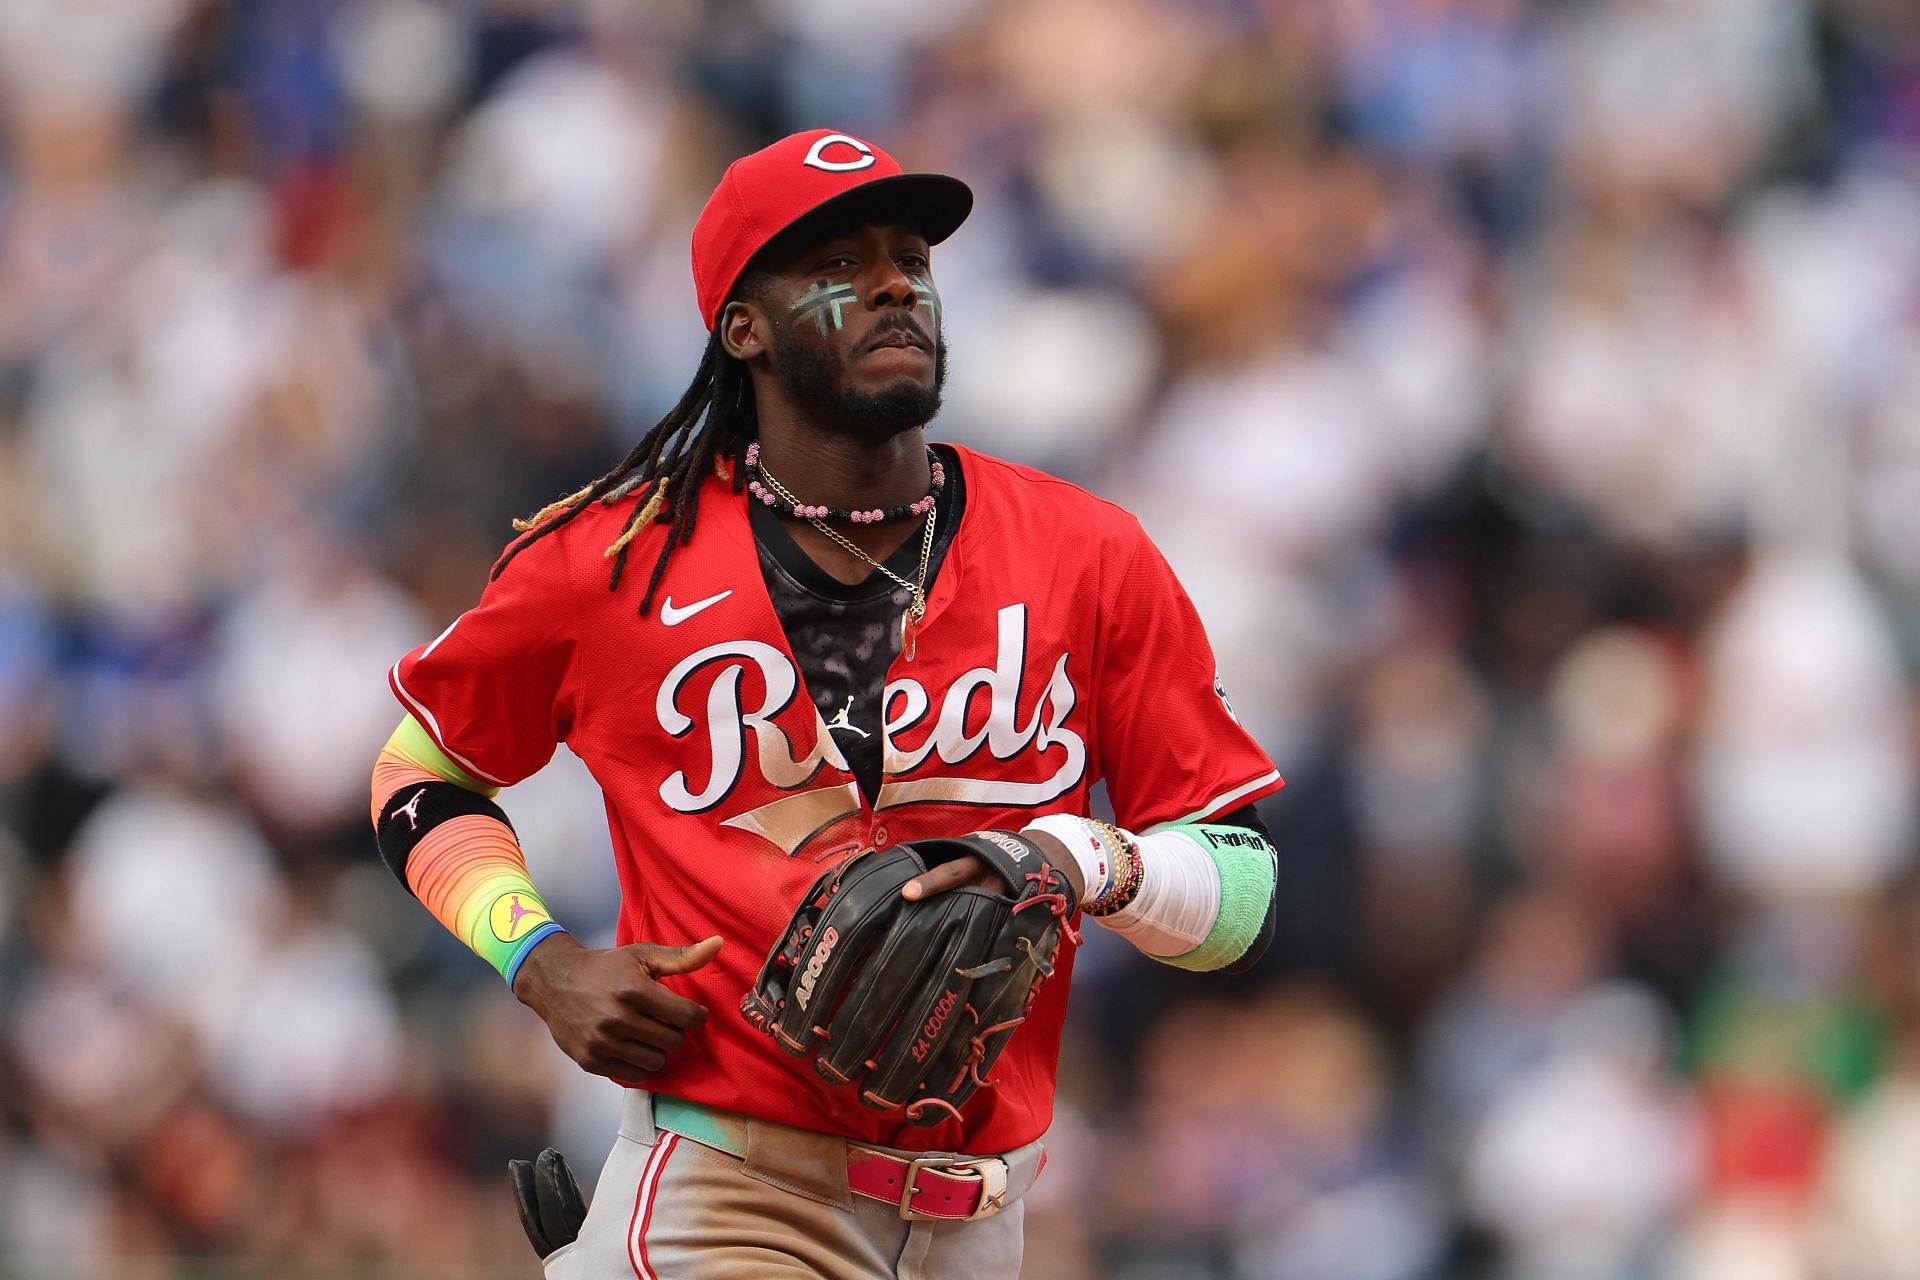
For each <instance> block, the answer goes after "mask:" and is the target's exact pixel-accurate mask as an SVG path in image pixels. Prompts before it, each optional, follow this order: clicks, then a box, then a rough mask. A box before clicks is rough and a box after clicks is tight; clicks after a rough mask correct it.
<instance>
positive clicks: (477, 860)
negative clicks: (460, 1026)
mask: <svg viewBox="0 0 1920 1280" xmlns="http://www.w3.org/2000/svg"><path fill="white" fill-rule="evenodd" d="M447 784H451V785H452V786H454V787H458V788H460V789H461V791H463V792H471V793H473V794H475V795H477V796H480V797H483V798H484V799H485V800H486V801H487V803H486V804H484V805H481V806H474V805H472V804H471V802H469V803H467V804H454V805H448V804H446V803H445V802H444V800H442V799H441V797H443V796H444V795H446V794H449V793H446V792H443V791H441V790H440V789H441V788H442V787H444V786H446V785H447ZM372 792H373V821H374V825H375V829H376V830H378V829H379V828H380V824H381V820H382V817H383V816H387V817H388V818H389V819H390V820H392V824H393V825H394V826H396V827H397V826H398V825H399V824H398V820H399V819H401V818H404V819H406V821H407V822H408V823H409V835H410V836H411V837H417V838H414V839H413V843H412V847H411V850H410V851H409V852H408V853H407V854H406V858H405V871H406V875H405V879H406V884H407V887H408V888H409V889H411V890H412V891H413V894H414V896H415V897H417V898H419V899H420V902H421V904H422V905H424V906H425V907H426V908H427V910H428V911H430V912H432V913H433V916H434V918H435V919H436V920H438V921H440V923H441V924H443V925H445V926H446V927H447V929H448V930H450V931H451V932H452V933H453V935H454V936H455V937H457V938H459V939H460V940H461V941H462V942H464V943H466V944H467V946H468V947H470V948H471V949H472V950H473V951H474V953H475V954H477V955H478V956H480V958H481V959H483V960H485V961H486V962H487V963H489V964H491V965H492V966H493V967H494V968H495V969H496V970H497V971H499V974H500V976H501V977H503V978H505V979H506V980H507V985H508V986H512V985H513V980H514V978H515V977H516V976H517V975H518V974H519V972H520V965H521V964H522V963H523V962H524V961H525V960H526V958H527V953H528V952H530V951H532V950H533V948H534V947H535V946H537V945H538V944H539V943H540V942H541V941H542V940H544V939H546V938H548V937H551V936H552V935H553V934H556V933H561V932H564V930H563V929H562V928H561V926H560V925H559V923H558V922H556V921H555V920H554V919H553V916H552V915H551V913H549V912H548V910H547V906H546V903H545V902H544V901H542V900H541V897H540V891H539V890H538V889H536V888H535V887H534V884H533V880H532V878H531V877H530V876H529V875H528V874H527V859H526V855H525V854H524V853H523V852H522V851H521V849H520V841H519V838H518V837H516V836H515V835H514V833H513V828H512V827H511V826H509V825H507V823H506V822H505V821H503V820H502V819H503V817H504V815H501V816H499V817H496V816H492V814H498V813H499V810H498V809H497V808H494V807H493V806H492V804H491V798H492V797H493V796H494V795H495V794H497V792H498V788H489V787H487V786H486V785H485V784H483V783H480V782H478V781H476V780H475V779H473V778H471V777H469V776H468V775H467V774H466V773H465V772H464V771H463V770H461V769H460V767H459V766H458V765H456V764H454V763H453V762H452V761H451V760H448V759H447V758H446V756H445V754H443V753H442V752H441V750H440V749H439V748H438V747H436V746H434V744H433V740H432V739H431V738H429V737H428V736H427V733H426V731H425V730H424V729H422V728H421V727H420V725H419V724H418V723H417V722H416V721H415V720H414V719H413V717H412V716H408V717H407V718H406V719H404V720H402V721H401V722H400V727H399V728H398V729H395V730H394V732H393V736H392V737H391V738H389V739H388V740H387V743H386V745H385V746H384V747H382V748H381V750H380V756H379V759H378V760H376V761H375V762H374V767H373V788H372ZM451 794H453V795H455V796H456V798H458V793H451ZM396 802H398V803H396ZM475 807H479V808H482V809H491V810H492V814H489V813H487V812H474V811H473V809H474V808H475Z"/></svg>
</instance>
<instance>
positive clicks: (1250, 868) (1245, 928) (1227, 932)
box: [1153, 822, 1278, 973]
mask: <svg viewBox="0 0 1920 1280" xmlns="http://www.w3.org/2000/svg"><path fill="white" fill-rule="evenodd" d="M1169 831H1177V832H1179V833H1180V834H1181V835H1182V836H1185V837H1186V838H1187V839H1189V840H1191V841H1193V843H1194V844H1196V845H1198V846H1200V848H1202V849H1204V850H1205V851H1206V853H1207V856H1208V857H1210V858H1212V859H1213V865H1214V866H1216V867H1218V868H1219V869H1220V915H1219V916H1218V918H1216V919H1215V920H1214V922H1213V928H1212V929H1210V930H1208V931H1207V936H1206V937H1205V938H1203V939H1202V940H1201V942H1200V945H1199V946H1197V947H1195V948H1194V949H1193V950H1191V951H1188V952H1184V953H1182V954H1180V955H1177V956H1156V957H1154V958H1155V959H1157V960H1159V961H1160V962H1161V963H1162V964H1170V965H1173V966H1174V967H1175V968H1178V969H1191V970H1193V971H1194V972H1196V973H1205V972H1207V971H1209V970H1213V969H1224V968H1225V967H1226V966H1228V965H1230V964H1232V963H1233V962H1234V961H1235V960H1238V959H1239V958H1240V957H1241V956H1243V955H1245V954H1246V953H1247V948H1248V947H1251V946H1252V945H1253V944H1254V942H1255V940H1257V939H1258V938H1259V936H1260V926H1261V925H1262V924H1263V923H1265V921H1266V918H1267V903H1269V902H1270V901H1272V900H1273V884H1274V878H1275V875H1276V870H1277V869H1276V867H1275V858H1276V857H1277V856H1278V855H1277V854H1276V853H1275V852H1274V848H1273V846H1272V845H1271V844H1269V843H1267V841H1266V840H1265V839H1263V838H1262V837H1261V835H1260V833H1259V832H1257V831H1249V830H1247V829H1246V828H1245V827H1229V826H1209V825H1207V824H1205V823H1198V822H1187V823H1180V824H1178V825H1176V826H1171V827H1161V828H1159V830H1157V831H1155V832H1154V833H1153V834H1154V835H1160V834H1162V833H1164V832H1169Z"/></svg>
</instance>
